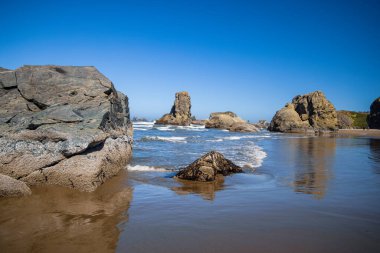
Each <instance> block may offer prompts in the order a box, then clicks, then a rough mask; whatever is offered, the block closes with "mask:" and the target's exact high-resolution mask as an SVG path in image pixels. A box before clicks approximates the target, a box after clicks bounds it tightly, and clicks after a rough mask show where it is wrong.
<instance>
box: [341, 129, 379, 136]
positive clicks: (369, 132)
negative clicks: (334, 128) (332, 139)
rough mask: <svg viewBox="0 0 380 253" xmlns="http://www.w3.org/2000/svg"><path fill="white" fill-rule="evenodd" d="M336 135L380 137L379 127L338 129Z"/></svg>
mask: <svg viewBox="0 0 380 253" xmlns="http://www.w3.org/2000/svg"><path fill="white" fill-rule="evenodd" d="M338 135H340V136H365V137H373V138H380V129H339V131H338Z"/></svg>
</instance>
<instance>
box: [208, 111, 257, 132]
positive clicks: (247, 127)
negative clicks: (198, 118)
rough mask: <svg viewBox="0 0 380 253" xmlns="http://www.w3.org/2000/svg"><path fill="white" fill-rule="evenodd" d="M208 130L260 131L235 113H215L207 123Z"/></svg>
mask: <svg viewBox="0 0 380 253" xmlns="http://www.w3.org/2000/svg"><path fill="white" fill-rule="evenodd" d="M205 127H206V128H218V129H226V130H229V131H232V132H257V131H258V129H257V128H256V127H255V126H254V125H253V124H249V123H247V122H246V121H245V120H243V119H241V118H240V117H238V116H237V115H236V114H235V113H233V112H214V113H211V114H210V118H209V120H207V121H206V124H205Z"/></svg>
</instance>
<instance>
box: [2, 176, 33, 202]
mask: <svg viewBox="0 0 380 253" xmlns="http://www.w3.org/2000/svg"><path fill="white" fill-rule="evenodd" d="M30 194H32V191H31V190H30V188H29V187H28V186H27V185H26V184H25V183H24V182H22V181H19V180H16V179H14V178H11V177H9V176H6V175H2V174H0V197H21V196H26V195H30Z"/></svg>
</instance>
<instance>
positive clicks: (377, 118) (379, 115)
mask: <svg viewBox="0 0 380 253" xmlns="http://www.w3.org/2000/svg"><path fill="white" fill-rule="evenodd" d="M367 123H368V127H369V128H373V129H380V97H378V98H377V99H375V101H373V102H372V104H371V108H370V112H369V115H368V118H367Z"/></svg>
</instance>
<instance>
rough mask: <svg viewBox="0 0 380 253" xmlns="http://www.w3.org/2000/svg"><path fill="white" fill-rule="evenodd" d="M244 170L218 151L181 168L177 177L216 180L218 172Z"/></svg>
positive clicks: (229, 172) (227, 173)
mask: <svg viewBox="0 0 380 253" xmlns="http://www.w3.org/2000/svg"><path fill="white" fill-rule="evenodd" d="M241 172H243V170H242V169H241V168H240V167H239V166H237V165H235V164H234V163H233V162H231V161H230V160H228V159H226V158H224V156H223V155H222V154H221V153H219V152H216V151H211V152H208V153H207V154H205V155H203V156H202V157H201V158H199V159H197V160H195V161H194V162H193V163H191V164H190V165H189V166H187V167H185V168H183V169H182V170H180V171H179V172H178V173H177V175H176V177H177V178H180V179H187V180H193V181H202V182H206V181H214V180H215V178H216V175H217V174H221V175H223V176H227V175H229V174H231V173H241Z"/></svg>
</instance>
